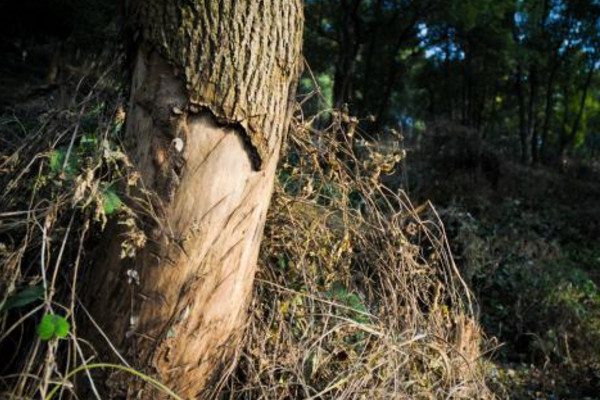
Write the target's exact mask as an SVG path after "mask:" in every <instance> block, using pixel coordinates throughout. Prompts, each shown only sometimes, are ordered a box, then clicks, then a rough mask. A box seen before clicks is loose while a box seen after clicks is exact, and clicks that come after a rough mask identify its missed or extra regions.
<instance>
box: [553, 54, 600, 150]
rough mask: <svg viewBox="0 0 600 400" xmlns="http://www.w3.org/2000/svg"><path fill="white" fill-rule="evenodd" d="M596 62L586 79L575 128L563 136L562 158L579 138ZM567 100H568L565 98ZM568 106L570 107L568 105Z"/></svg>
mask: <svg viewBox="0 0 600 400" xmlns="http://www.w3.org/2000/svg"><path fill="white" fill-rule="evenodd" d="M595 65H596V61H594V62H592V63H591V66H590V69H589V71H588V73H587V76H586V78H585V83H584V84H583V91H582V93H581V100H580V101H579V108H578V110H577V114H576V115H575V120H574V121H573V126H572V127H571V130H570V132H567V131H566V130H565V131H563V135H562V137H561V141H560V149H559V150H560V151H559V155H560V157H563V156H565V153H566V152H567V151H568V149H569V147H571V145H573V142H574V141H575V138H576V137H577V132H579V126H580V125H581V118H582V117H583V111H584V109H585V101H586V100H587V95H588V91H589V88H590V84H591V83H592V78H593V77H594V72H595ZM565 100H566V98H565ZM566 106H568V105H566Z"/></svg>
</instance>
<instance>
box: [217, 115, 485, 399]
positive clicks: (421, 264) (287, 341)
mask: <svg viewBox="0 0 600 400" xmlns="http://www.w3.org/2000/svg"><path fill="white" fill-rule="evenodd" d="M354 121H355V120H354V119H353V118H351V117H349V116H347V115H344V114H340V113H323V114H321V115H319V116H316V117H312V118H303V117H301V116H299V117H297V118H296V119H295V120H294V126H293V129H292V130H291V133H290V138H289V140H288V143H289V147H288V148H287V150H286V152H285V156H284V158H283V160H282V163H281V167H280V171H279V182H278V183H277V186H276V191H275V196H274V198H273V203H272V206H271V209H270V214H269V216H268V221H267V226H266V234H265V238H264V241H263V247H262V251H261V254H262V257H261V259H260V266H261V268H260V272H259V274H258V277H257V285H256V291H255V296H254V303H253V305H252V318H251V320H250V322H249V326H248V331H247V341H246V344H245V347H244V350H243V352H242V356H241V359H240V362H239V365H238V368H237V370H236V371H235V373H234V374H233V375H232V377H231V378H230V380H229V382H228V384H227V387H226V392H227V395H228V396H229V398H233V399H237V398H241V399H299V398H305V399H317V398H318V399H325V398H330V399H362V398H365V399H366V398H369V399H389V398H397V399H443V398H466V399H467V398H468V399H475V398H489V397H491V395H490V394H489V393H488V391H487V388H486V386H485V383H484V378H483V375H482V371H481V369H480V361H481V360H480V358H481V353H480V348H481V344H482V334H481V331H480V328H479V326H478V324H477V322H476V317H475V315H474V311H473V304H472V299H471V296H470V293H469V290H468V288H467V287H466V285H465V284H464V282H463V280H462V278H461V277H460V274H459V273H458V271H457V269H456V266H455V264H454V261H453V259H452V255H451V254H450V251H449V247H448V243H447V240H446V235H445V232H444V228H443V225H442V224H441V222H440V219H439V217H438V215H437V213H436V211H435V209H434V207H433V206H432V205H431V204H429V203H427V204H422V205H420V206H418V207H415V206H413V205H412V204H411V202H410V200H409V199H408V198H407V196H406V195H405V194H404V193H403V192H398V193H392V192H390V191H389V190H387V189H386V188H385V187H384V186H383V185H381V183H380V181H381V179H380V178H381V174H382V173H383V171H392V170H393V169H394V165H393V164H394V163H396V162H398V161H399V160H400V155H401V153H397V152H396V153H394V152H391V153H387V154H386V153H384V154H382V153H381V152H377V151H376V150H374V149H373V145H369V144H368V143H366V144H364V145H363V146H362V147H361V156H360V158H359V157H358V156H357V155H356V153H355V151H354V150H353V149H356V148H358V146H356V145H354V146H353V145H352V141H353V140H355V139H356V138H355V137H349V135H348V134H347V133H348V131H349V130H351V131H354V129H355V126H353V124H354ZM325 125H326V126H325ZM318 126H320V127H318ZM390 163H392V165H391V166H390ZM390 167H391V168H390Z"/></svg>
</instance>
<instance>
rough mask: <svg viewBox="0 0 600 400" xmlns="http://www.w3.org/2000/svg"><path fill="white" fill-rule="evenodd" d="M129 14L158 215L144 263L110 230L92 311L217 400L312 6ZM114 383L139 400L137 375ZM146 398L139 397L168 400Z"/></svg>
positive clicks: (275, 0)
mask: <svg viewBox="0 0 600 400" xmlns="http://www.w3.org/2000/svg"><path fill="white" fill-rule="evenodd" d="M130 13H131V14H130V15H131V20H132V21H131V22H132V26H133V27H134V29H137V33H138V38H139V39H140V40H139V43H140V47H139V49H138V52H137V59H136V61H135V67H134V74H133V83H132V94H131V103H130V109H129V114H128V122H127V133H126V136H127V145H128V150H129V153H130V154H131V155H132V158H133V161H134V164H135V166H136V167H137V168H138V169H139V171H140V174H141V178H142V181H143V183H144V185H145V187H146V188H151V189H152V190H153V191H154V192H155V193H156V199H155V201H153V202H152V204H153V207H152V208H153V209H154V212H155V214H154V215H153V216H152V217H148V220H151V221H152V223H148V224H147V226H146V233H147V236H148V244H147V245H146V246H145V247H144V248H143V249H142V250H140V251H139V253H138V254H137V255H136V256H135V258H134V259H133V260H123V259H122V258H121V255H120V253H121V242H122V238H121V237H120V236H119V235H118V234H116V233H115V232H114V231H113V233H112V234H111V235H108V236H109V237H108V238H106V241H107V244H106V246H102V247H103V250H104V252H105V254H102V255H101V256H100V257H98V260H99V261H98V262H97V265H96V266H95V268H94V271H93V272H92V277H91V280H90V282H91V283H90V284H91V287H90V289H89V293H91V294H93V296H92V295H91V296H89V298H88V300H87V304H88V308H89V309H90V311H91V313H92V315H93V317H94V318H95V319H96V320H97V321H98V323H99V324H100V326H101V328H102V329H103V331H104V333H105V334H106V335H107V336H108V337H109V338H110V340H111V341H112V343H113V344H114V346H115V347H116V348H117V350H119V351H120V352H121V354H122V355H123V356H124V357H125V358H126V359H127V360H128V361H129V362H130V363H132V364H133V366H134V367H135V368H136V369H139V370H141V371H143V372H145V373H148V374H150V375H152V376H154V377H156V378H157V379H158V380H160V381H161V382H163V383H164V384H166V385H167V386H169V387H170V388H171V389H173V390H174V391H175V392H177V393H179V394H180V395H181V396H183V397H186V398H189V397H211V396H212V394H211V393H213V392H214V391H215V390H216V389H217V387H218V382H219V380H220V379H222V378H223V377H224V376H225V375H226V371H227V370H228V368H231V367H232V365H233V363H234V361H235V354H236V351H237V348H238V341H239V338H240V334H241V333H242V331H243V327H244V324H245V320H246V314H247V308H248V305H249V300H250V296H251V288H252V283H253V278H254V273H255V265H256V259H257V255H258V249H259V244H260V240H261V236H262V230H263V225H264V221H265V215H266V211H267V207H268V205H269V200H270V197H271V191H272V186H273V181H274V176H275V168H276V165H277V161H278V157H279V150H280V146H281V143H282V139H283V137H284V135H285V133H286V131H287V129H288V126H289V121H290V116H291V113H292V109H293V107H294V103H293V98H294V93H295V88H296V83H297V79H298V75H299V72H300V66H301V63H300V51H301V43H302V27H303V11H302V5H301V0H286V1H280V0H222V1H216V0H204V1H203V0H168V1H167V0H152V1H149V0H136V1H134V2H133V4H131V5H130ZM138 276H139V279H138ZM89 331H92V329H89ZM91 334H92V336H94V335H95V334H94V333H91ZM96 336H97V335H96ZM93 342H94V344H95V345H96V346H97V347H98V348H100V349H106V347H105V346H104V342H103V341H102V340H101V339H100V338H98V337H96V338H95V340H94V341H93ZM101 354H102V353H101ZM106 354H108V353H106ZM112 381H113V382H112V385H111V387H112V389H111V390H112V396H123V392H122V388H121V387H120V386H124V387H126V390H127V393H128V394H127V397H128V398H133V397H134V394H133V393H132V389H131V384H130V382H129V381H130V378H129V377H123V376H119V375H116V376H113V378H112ZM115 388H116V389H115ZM144 390H145V391H144V392H143V395H142V396H141V397H135V398H148V399H150V398H152V399H154V398H161V397H160V396H161V395H159V394H158V393H157V392H155V391H154V389H152V388H148V387H145V389H144ZM136 395H139V393H137V394H136Z"/></svg>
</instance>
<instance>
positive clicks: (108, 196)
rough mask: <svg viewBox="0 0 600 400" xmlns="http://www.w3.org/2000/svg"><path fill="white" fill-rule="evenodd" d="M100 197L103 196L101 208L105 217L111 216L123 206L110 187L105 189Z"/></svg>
mask: <svg viewBox="0 0 600 400" xmlns="http://www.w3.org/2000/svg"><path fill="white" fill-rule="evenodd" d="M102 195H103V196H104V201H103V206H104V213H105V214H106V215H111V214H112V213H114V212H115V211H117V210H119V208H121V206H122V205H123V202H122V201H121V199H120V198H119V196H118V195H117V194H116V193H115V191H114V189H113V188H111V187H108V188H106V189H105V190H104V192H103V193H102Z"/></svg>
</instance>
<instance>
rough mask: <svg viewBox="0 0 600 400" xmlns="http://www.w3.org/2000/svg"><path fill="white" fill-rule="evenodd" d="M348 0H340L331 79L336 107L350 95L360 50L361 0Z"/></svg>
mask: <svg viewBox="0 0 600 400" xmlns="http://www.w3.org/2000/svg"><path fill="white" fill-rule="evenodd" d="M348 1H349V0H342V4H341V5H342V8H341V10H340V13H341V16H340V18H341V21H340V26H341V36H340V39H339V41H338V42H339V49H338V59H337V62H336V65H335V74H334V79H333V101H334V105H335V107H337V108H341V106H342V105H343V104H344V103H346V102H348V101H349V100H350V97H351V95H352V78H353V77H354V69H355V65H356V57H357V56H358V52H359V50H360V29H361V27H360V16H359V8H360V4H361V2H362V0H352V3H349V2H348Z"/></svg>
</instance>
